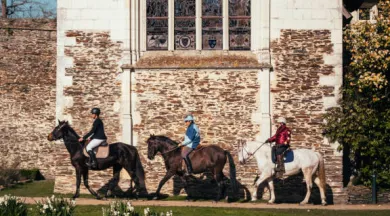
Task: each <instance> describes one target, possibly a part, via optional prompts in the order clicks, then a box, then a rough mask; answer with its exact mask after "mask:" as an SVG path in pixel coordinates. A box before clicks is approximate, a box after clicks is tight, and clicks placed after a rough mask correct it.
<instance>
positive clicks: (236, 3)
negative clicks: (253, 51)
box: [229, 0, 251, 50]
mask: <svg viewBox="0 0 390 216" xmlns="http://www.w3.org/2000/svg"><path fill="white" fill-rule="evenodd" d="M250 5H251V1H250V0H229V47H230V49H231V50H250V48H251V7H250Z"/></svg>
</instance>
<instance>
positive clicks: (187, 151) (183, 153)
mask: <svg viewBox="0 0 390 216" xmlns="http://www.w3.org/2000/svg"><path fill="white" fill-rule="evenodd" d="M192 151H194V149H193V148H190V147H187V146H184V147H183V148H182V149H181V157H182V158H183V159H184V158H186V157H187V155H189V154H190V153H191V152H192Z"/></svg>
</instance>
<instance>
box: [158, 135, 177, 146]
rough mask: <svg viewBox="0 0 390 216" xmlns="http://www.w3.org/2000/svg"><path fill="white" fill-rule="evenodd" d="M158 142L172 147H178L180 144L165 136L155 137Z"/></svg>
mask: <svg viewBox="0 0 390 216" xmlns="http://www.w3.org/2000/svg"><path fill="white" fill-rule="evenodd" d="M153 137H154V138H155V139H156V140H158V141H161V142H165V143H168V144H170V145H172V146H177V145H178V144H179V143H178V142H176V141H174V140H172V139H170V138H169V137H167V136H163V135H160V136H153Z"/></svg>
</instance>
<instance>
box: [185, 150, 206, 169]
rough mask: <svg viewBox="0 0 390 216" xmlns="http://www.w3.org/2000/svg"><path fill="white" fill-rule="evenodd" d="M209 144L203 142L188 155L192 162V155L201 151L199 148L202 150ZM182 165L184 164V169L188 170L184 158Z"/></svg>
mask: <svg viewBox="0 0 390 216" xmlns="http://www.w3.org/2000/svg"><path fill="white" fill-rule="evenodd" d="M207 146H208V145H202V144H199V145H198V146H197V147H196V148H195V149H194V150H193V151H192V152H191V153H190V154H189V155H188V157H189V158H190V160H191V162H192V155H193V154H194V153H195V152H197V151H199V150H202V149H204V148H206V147H207ZM181 166H182V169H183V170H187V166H186V163H185V161H184V160H181Z"/></svg>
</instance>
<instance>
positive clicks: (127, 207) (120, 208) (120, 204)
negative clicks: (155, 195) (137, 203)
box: [103, 201, 173, 216]
mask: <svg viewBox="0 0 390 216" xmlns="http://www.w3.org/2000/svg"><path fill="white" fill-rule="evenodd" d="M144 215H145V216H173V214H172V211H169V212H167V213H164V212H161V213H157V212H154V211H151V210H150V209H149V208H145V209H144ZM103 216H141V214H140V213H139V212H137V211H136V210H135V209H134V207H133V206H132V205H131V203H130V202H124V201H115V202H112V203H111V204H110V207H109V208H103Z"/></svg>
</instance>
